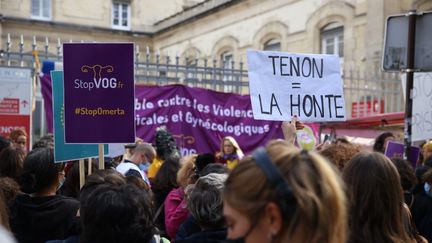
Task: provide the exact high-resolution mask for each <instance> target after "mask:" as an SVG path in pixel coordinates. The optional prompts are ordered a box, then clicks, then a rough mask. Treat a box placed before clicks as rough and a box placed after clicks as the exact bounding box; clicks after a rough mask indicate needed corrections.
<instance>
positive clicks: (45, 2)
mask: <svg viewBox="0 0 432 243" xmlns="http://www.w3.org/2000/svg"><path fill="white" fill-rule="evenodd" d="M31 17H32V18H34V19H41V20H51V0H32V2H31Z"/></svg>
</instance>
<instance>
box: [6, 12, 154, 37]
mask: <svg viewBox="0 0 432 243" xmlns="http://www.w3.org/2000/svg"><path fill="white" fill-rule="evenodd" d="M0 21H1V22H3V23H5V22H9V23H17V24H25V25H39V26H41V27H44V26H47V27H48V26H49V27H51V28H58V29H62V30H65V29H66V30H73V31H77V30H78V31H83V32H100V33H110V34H118V35H126V36H133V37H136V36H142V37H152V36H153V34H154V32H151V31H133V30H118V29H112V28H105V27H100V26H91V25H81V24H74V23H66V22H59V21H52V20H51V21H45V20H37V19H28V18H19V17H11V16H4V15H0Z"/></svg>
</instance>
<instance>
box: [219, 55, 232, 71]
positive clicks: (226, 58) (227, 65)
mask: <svg viewBox="0 0 432 243" xmlns="http://www.w3.org/2000/svg"><path fill="white" fill-rule="evenodd" d="M220 58H221V61H222V65H223V66H222V67H223V68H224V69H232V68H233V64H232V62H233V60H234V56H233V54H232V52H230V51H226V52H224V53H222V54H221V57H220Z"/></svg>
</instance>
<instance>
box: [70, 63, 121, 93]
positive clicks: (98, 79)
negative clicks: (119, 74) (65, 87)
mask: <svg viewBox="0 0 432 243" xmlns="http://www.w3.org/2000/svg"><path fill="white" fill-rule="evenodd" d="M90 71H93V80H91V79H89V80H81V79H75V80H74V88H75V89H87V90H88V91H91V90H92V89H99V88H102V89H121V88H123V86H124V84H123V82H121V81H119V80H117V79H116V78H115V77H108V76H109V74H111V73H113V72H114V67H113V66H111V65H106V66H102V65H99V64H96V65H93V66H88V65H83V66H82V67H81V72H83V73H89V72H90Z"/></svg>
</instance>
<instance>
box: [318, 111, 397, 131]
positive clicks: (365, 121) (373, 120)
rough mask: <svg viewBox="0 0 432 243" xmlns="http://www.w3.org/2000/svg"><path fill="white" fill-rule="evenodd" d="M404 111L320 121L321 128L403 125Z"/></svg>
mask: <svg viewBox="0 0 432 243" xmlns="http://www.w3.org/2000/svg"><path fill="white" fill-rule="evenodd" d="M403 125H404V113H403V112H395V113H385V114H379V115H373V116H367V117H362V118H355V119H350V120H347V121H345V122H328V123H322V124H321V126H322V128H330V129H338V128H344V129H358V128H372V127H386V126H403Z"/></svg>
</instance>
